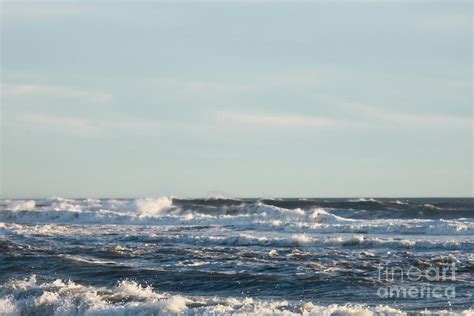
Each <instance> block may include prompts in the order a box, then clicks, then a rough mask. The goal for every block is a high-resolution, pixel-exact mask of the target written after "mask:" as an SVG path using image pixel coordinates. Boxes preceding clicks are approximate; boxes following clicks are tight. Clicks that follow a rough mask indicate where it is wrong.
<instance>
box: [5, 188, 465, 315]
mask: <svg viewBox="0 0 474 316" xmlns="http://www.w3.org/2000/svg"><path fill="white" fill-rule="evenodd" d="M473 272H474V199H472V198H449V199H448V198H420V199H411V198H410V199H402V198H399V199H389V198H387V199H369V198H367V199H364V198H360V199H357V198H356V199H350V198H345V199H344V198H341V199H321V198H315V199H310V198H308V199H298V198H284V199H231V198H209V199H180V198H171V197H159V198H146V199H68V198H51V199H33V200H27V199H25V200H6V199H4V200H1V201H0V315H175V314H178V315H243V314H248V315H301V314H302V315H364V316H365V315H474V309H473V305H474V298H473V296H472V295H473V293H474V273H473Z"/></svg>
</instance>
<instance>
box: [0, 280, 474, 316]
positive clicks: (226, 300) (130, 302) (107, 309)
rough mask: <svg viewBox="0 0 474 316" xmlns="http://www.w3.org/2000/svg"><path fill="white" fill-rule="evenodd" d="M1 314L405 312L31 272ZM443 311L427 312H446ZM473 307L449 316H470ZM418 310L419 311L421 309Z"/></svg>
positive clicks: (11, 286) (0, 306)
mask: <svg viewBox="0 0 474 316" xmlns="http://www.w3.org/2000/svg"><path fill="white" fill-rule="evenodd" d="M0 293H1V294H2V296H3V298H0V311H1V312H0V313H1V314H2V315H11V316H13V315H53V314H54V315H156V314H159V315H177V314H178V315H216V314H218V315H236V314H238V315H242V314H245V315H322V316H326V315H327V316H329V315H332V316H334V315H340V316H345V315H347V316H356V315H357V316H360V315H363V316H366V315H373V316H375V315H392V316H395V315H407V313H406V312H404V311H401V310H399V309H397V308H394V307H390V306H386V305H377V306H367V305H360V304H347V305H337V304H331V305H327V306H323V305H318V304H315V303H313V302H293V301H286V300H261V299H253V298H250V297H245V298H239V297H218V296H214V297H205V296H183V295H174V294H171V293H167V292H156V291H155V290H154V289H153V287H152V286H151V285H141V284H138V283H137V282H134V281H130V280H121V281H119V282H117V283H116V285H115V286H114V287H110V288H106V287H94V286H88V285H83V284H78V283H75V282H74V281H71V280H67V281H65V280H61V279H56V280H54V281H49V282H48V281H44V282H38V280H37V277H36V275H32V276H31V277H29V278H27V279H22V280H21V279H20V280H18V279H16V280H10V281H9V282H7V283H6V284H4V285H2V286H0ZM446 313H447V311H438V312H430V313H429V315H446ZM472 313H473V310H465V311H460V312H459V313H455V312H451V313H449V315H462V316H468V315H472ZM422 314H424V313H422Z"/></svg>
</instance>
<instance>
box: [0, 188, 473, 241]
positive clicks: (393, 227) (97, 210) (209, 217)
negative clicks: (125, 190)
mask: <svg viewBox="0 0 474 316" xmlns="http://www.w3.org/2000/svg"><path fill="white" fill-rule="evenodd" d="M11 203H12V202H11V201H9V202H8V203H7V207H5V208H4V209H0V222H9V223H18V224H35V223H49V224H53V223H64V224H122V225H128V224H130V225H215V226H226V225H234V226H238V227H244V228H246V227H248V228H254V229H257V230H283V231H286V232H289V233H295V234H298V233H305V232H312V233H331V234H332V233H368V234H427V235H473V234H474V221H473V219H472V218H458V219H449V220H444V219H416V218H409V219H386V218H385V219H383V218H382V219H377V218H375V219H353V218H346V217H342V216H339V215H335V214H333V213H334V211H333V210H331V209H324V208H314V209H309V210H303V209H300V208H295V209H287V208H282V207H276V206H271V205H265V204H262V203H260V202H257V203H253V204H245V205H234V206H220V207H207V208H199V207H195V208H192V207H191V208H185V209H182V208H180V207H179V206H175V205H173V199H172V198H170V197H161V198H154V199H151V198H149V199H137V200H103V201H99V200H93V199H89V200H73V199H62V198H57V199H55V200H52V201H51V202H50V204H48V203H46V204H44V205H43V204H41V205H39V204H38V205H35V202H34V201H21V203H20V202H19V201H15V203H16V204H11ZM20 210H21V211H20Z"/></svg>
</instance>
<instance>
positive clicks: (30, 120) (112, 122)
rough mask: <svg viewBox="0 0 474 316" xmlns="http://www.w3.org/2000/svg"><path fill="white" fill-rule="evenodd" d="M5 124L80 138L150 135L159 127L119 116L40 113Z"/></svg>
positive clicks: (20, 116) (30, 114) (28, 114)
mask: <svg viewBox="0 0 474 316" xmlns="http://www.w3.org/2000/svg"><path fill="white" fill-rule="evenodd" d="M7 124H9V125H11V124H13V125H23V126H24V127H28V128H34V129H37V130H38V129H39V130H46V131H50V132H58V133H66V134H69V135H80V136H100V135H104V134H106V133H116V132H120V131H125V132H126V133H140V134H152V133H153V132H154V131H156V129H157V128H158V127H159V126H160V125H159V124H158V122H155V121H152V120H145V119H131V118H128V117H127V118H125V117H119V116H111V117H110V118H108V119H92V118H86V117H75V116H65V115H52V114H42V113H23V114H20V115H18V116H16V117H14V118H13V119H11V120H10V121H9V122H7Z"/></svg>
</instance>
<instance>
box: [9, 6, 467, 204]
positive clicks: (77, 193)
mask: <svg viewBox="0 0 474 316" xmlns="http://www.w3.org/2000/svg"><path fill="white" fill-rule="evenodd" d="M472 71H473V67H472V3H471V2H470V1H445V2H440V1H436V2H435V1H417V2H408V1H390V2H388V1H359V2H350V1H335V2H329V1H313V2H311V1H306V2H302V1H296V2H289V1H288V2H286V1H279V2H276V1H223V2H217V1H175V2H173V1H148V2H144V1H143V2H132V1H129V2H127V1H123V2H115V3H113V2H108V1H102V2H100V1H95V2H93V1H85V2H82V1H81V2H73V1H55V2H25V1H23V2H13V1H3V2H2V4H1V134H2V135H1V145H2V146H1V149H2V152H1V155H0V158H1V170H0V171H1V190H0V191H1V195H2V197H4V198H28V197H52V196H65V197H145V196H151V197H153V196H162V195H173V196H178V197H211V196H231V197H381V196H387V197H397V196H401V197H423V196H426V197H433V196H446V197H448V196H473V180H472V179H473V129H472V126H473V116H472V107H473V103H472V87H473V85H472V84H473V82H472Z"/></svg>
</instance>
